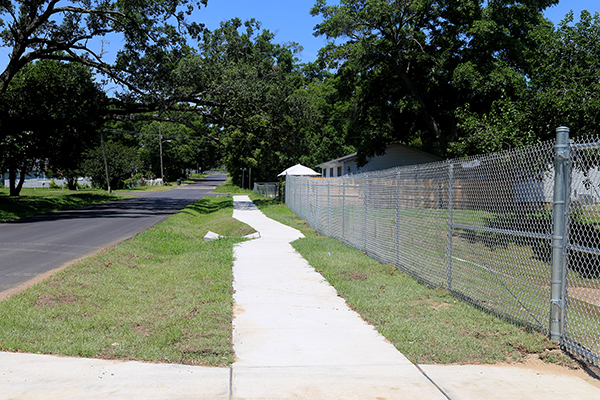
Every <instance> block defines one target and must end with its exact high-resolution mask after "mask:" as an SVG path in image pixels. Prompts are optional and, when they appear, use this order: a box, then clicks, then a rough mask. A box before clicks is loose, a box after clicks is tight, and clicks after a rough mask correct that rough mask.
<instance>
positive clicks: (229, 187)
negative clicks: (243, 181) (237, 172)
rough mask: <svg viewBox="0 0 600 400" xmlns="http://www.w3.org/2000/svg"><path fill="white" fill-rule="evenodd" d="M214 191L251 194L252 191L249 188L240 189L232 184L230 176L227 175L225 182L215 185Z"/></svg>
mask: <svg viewBox="0 0 600 400" xmlns="http://www.w3.org/2000/svg"><path fill="white" fill-rule="evenodd" d="M214 192H215V193H236V194H251V193H254V191H252V190H249V189H242V188H241V187H239V186H237V185H234V184H233V182H232V181H231V177H227V180H226V181H225V183H223V184H221V185H219V186H217V188H216V189H215V190H214Z"/></svg>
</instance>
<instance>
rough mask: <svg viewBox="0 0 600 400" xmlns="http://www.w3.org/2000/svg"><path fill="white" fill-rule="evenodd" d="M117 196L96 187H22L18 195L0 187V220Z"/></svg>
mask: <svg viewBox="0 0 600 400" xmlns="http://www.w3.org/2000/svg"><path fill="white" fill-rule="evenodd" d="M119 198H121V197H119V196H114V195H109V194H107V193H106V192H105V191H101V190H97V189H82V190H76V191H73V190H61V189H22V190H21V195H20V196H9V195H8V189H0V222H1V221H7V220H11V219H19V218H25V217H31V216H34V215H39V214H47V213H50V212H54V211H59V210H69V209H73V208H77V207H83V206H88V205H92V204H98V203H106V202H108V201H114V200H116V199H119Z"/></svg>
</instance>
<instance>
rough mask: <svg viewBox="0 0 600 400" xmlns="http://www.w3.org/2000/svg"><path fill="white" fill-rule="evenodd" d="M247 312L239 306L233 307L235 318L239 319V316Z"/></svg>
mask: <svg viewBox="0 0 600 400" xmlns="http://www.w3.org/2000/svg"><path fill="white" fill-rule="evenodd" d="M245 312H246V310H244V307H242V306H240V305H239V304H234V305H233V316H234V317H237V316H238V315H241V314H243V313H245Z"/></svg>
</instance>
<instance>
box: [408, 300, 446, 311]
mask: <svg viewBox="0 0 600 400" xmlns="http://www.w3.org/2000/svg"><path fill="white" fill-rule="evenodd" d="M414 303H427V304H428V305H430V306H431V307H432V308H433V309H435V310H441V309H442V308H446V307H450V305H451V304H449V303H441V302H438V301H433V300H430V299H416V300H414Z"/></svg>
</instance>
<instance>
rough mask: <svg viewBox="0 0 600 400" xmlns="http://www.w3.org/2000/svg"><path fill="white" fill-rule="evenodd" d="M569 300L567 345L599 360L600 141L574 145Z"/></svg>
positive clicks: (581, 140) (580, 139) (581, 139)
mask: <svg viewBox="0 0 600 400" xmlns="http://www.w3.org/2000/svg"><path fill="white" fill-rule="evenodd" d="M571 160H572V161H571V190H570V193H571V195H570V213H569V242H568V243H569V244H568V246H567V265H568V268H567V271H566V277H567V286H566V288H567V289H566V290H567V296H566V298H567V304H566V311H567V313H566V318H565V320H566V322H565V335H564V344H565V345H566V346H567V347H568V348H570V349H571V351H573V352H576V353H578V354H580V355H581V356H583V357H584V358H586V359H588V361H591V362H595V363H596V365H599V364H600V359H599V356H598V355H599V354H600V230H599V228H600V171H599V166H600V143H599V138H598V136H589V137H578V138H576V139H575V141H573V142H572V144H571Z"/></svg>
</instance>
